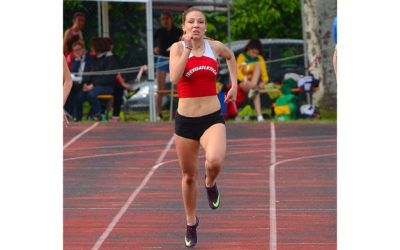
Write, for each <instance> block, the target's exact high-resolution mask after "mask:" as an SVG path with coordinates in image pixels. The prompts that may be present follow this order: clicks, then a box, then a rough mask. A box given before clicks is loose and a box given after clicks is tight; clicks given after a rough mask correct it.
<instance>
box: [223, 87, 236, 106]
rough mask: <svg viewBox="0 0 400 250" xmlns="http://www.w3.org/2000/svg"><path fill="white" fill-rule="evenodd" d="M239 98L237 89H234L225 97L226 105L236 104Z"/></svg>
mask: <svg viewBox="0 0 400 250" xmlns="http://www.w3.org/2000/svg"><path fill="white" fill-rule="evenodd" d="M236 97H237V87H232V88H231V89H230V90H229V91H228V93H227V94H226V95H225V103H228V102H235V101H236Z"/></svg>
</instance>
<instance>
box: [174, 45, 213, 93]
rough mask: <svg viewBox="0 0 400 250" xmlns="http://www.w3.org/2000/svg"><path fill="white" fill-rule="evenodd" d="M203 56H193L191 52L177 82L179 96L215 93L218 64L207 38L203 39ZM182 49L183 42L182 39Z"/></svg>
mask: <svg viewBox="0 0 400 250" xmlns="http://www.w3.org/2000/svg"><path fill="white" fill-rule="evenodd" d="M203 41H204V45H205V50H204V54H203V56H199V57H197V56H194V55H193V54H192V53H191V52H190V55H189V58H188V60H187V62H186V66H185V71H184V72H183V74H182V77H181V79H180V80H179V82H178V84H177V90H178V95H179V98H187V97H203V96H212V95H217V88H216V80H217V75H218V65H217V61H216V59H215V56H214V53H213V52H212V49H211V47H210V44H209V43H208V41H207V39H203ZM182 44H183V49H184V50H185V48H186V47H185V43H184V42H183V41H182Z"/></svg>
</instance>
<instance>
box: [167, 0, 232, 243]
mask: <svg viewBox="0 0 400 250" xmlns="http://www.w3.org/2000/svg"><path fill="white" fill-rule="evenodd" d="M206 29H207V23H206V17H205V15H204V13H203V12H202V11H200V10H199V9H196V8H189V9H187V10H186V11H185V12H184V13H183V15H182V30H183V33H184V35H183V37H182V40H183V41H181V42H176V43H174V44H173V45H172V47H171V52H170V66H169V69H170V79H171V83H173V84H177V90H178V94H179V103H178V110H177V115H176V119H175V145H176V150H177V154H178V158H179V165H180V167H181V170H182V196H183V202H184V205H185V212H186V225H187V226H186V235H185V245H186V247H194V246H195V245H196V243H197V231H196V229H197V227H198V225H199V219H198V217H197V216H196V204H197V194H198V184H197V176H198V162H197V160H198V155H199V149H200V146H202V147H203V148H204V151H205V158H206V160H205V170H206V176H205V188H206V190H207V198H208V203H209V206H210V207H211V208H212V209H216V208H218V207H219V205H220V202H221V200H220V198H221V194H220V192H219V191H218V188H217V184H216V178H217V176H218V174H219V173H220V171H221V168H222V163H223V161H224V158H225V150H226V128H225V121H224V117H223V115H222V112H221V105H220V102H219V100H218V97H217V92H216V78H217V74H218V66H217V60H216V59H217V58H218V57H222V58H225V59H226V61H227V65H228V69H229V73H230V78H231V81H232V88H231V89H230V90H229V92H228V93H227V95H226V97H225V102H233V101H235V100H236V94H237V67H236V60H235V56H234V54H233V52H232V51H231V50H230V49H228V48H227V47H226V46H225V45H224V44H222V43H221V42H219V41H215V40H210V39H207V38H206V37H205V32H206Z"/></svg>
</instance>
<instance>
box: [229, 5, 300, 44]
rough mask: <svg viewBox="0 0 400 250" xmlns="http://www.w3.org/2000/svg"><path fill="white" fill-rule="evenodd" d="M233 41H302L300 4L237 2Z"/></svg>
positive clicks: (234, 14)
mask: <svg viewBox="0 0 400 250" xmlns="http://www.w3.org/2000/svg"><path fill="white" fill-rule="evenodd" d="M233 3H234V5H233V6H232V9H231V12H232V18H231V34H232V40H233V41H235V40H240V39H249V38H297V39H301V38H302V29H301V5H300V1H299V0H258V1H254V0H234V1H233Z"/></svg>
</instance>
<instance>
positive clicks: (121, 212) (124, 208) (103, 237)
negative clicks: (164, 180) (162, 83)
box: [92, 136, 174, 250]
mask: <svg viewBox="0 0 400 250" xmlns="http://www.w3.org/2000/svg"><path fill="white" fill-rule="evenodd" d="M173 142H174V136H172V137H171V139H170V140H169V142H168V144H167V146H166V147H165V149H164V151H163V152H162V153H161V155H160V157H158V160H157V162H156V165H154V166H153V167H152V168H151V169H150V171H149V173H148V174H147V175H146V177H145V178H144V179H143V181H142V183H141V184H140V185H139V187H137V188H136V190H135V191H134V192H133V193H132V194H131V196H129V198H128V200H127V201H126V202H125V204H124V205H123V206H122V207H121V209H120V210H119V212H118V214H117V215H116V216H115V217H114V219H113V220H112V221H111V223H110V224H109V225H108V227H107V229H106V230H105V231H104V233H103V234H102V235H101V236H100V238H99V239H98V240H97V241H96V243H95V244H94V246H93V248H92V250H97V249H99V248H100V247H101V245H102V244H103V242H104V241H105V240H106V239H107V237H108V235H110V233H111V231H112V230H113V229H114V227H115V225H116V224H117V223H118V221H119V220H120V219H121V217H122V216H123V215H124V214H125V212H126V211H127V210H128V208H129V206H130V205H131V204H132V202H133V201H134V200H135V198H136V196H137V195H138V194H139V192H140V191H141V190H142V189H143V187H144V186H145V185H146V183H147V182H148V181H149V180H150V178H151V176H152V175H153V173H154V172H155V171H156V170H157V168H158V167H160V166H161V165H163V164H164V163H163V162H161V161H162V160H163V159H164V157H165V155H166V154H167V152H168V150H169V149H170V148H171V145H172V143H173Z"/></svg>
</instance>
